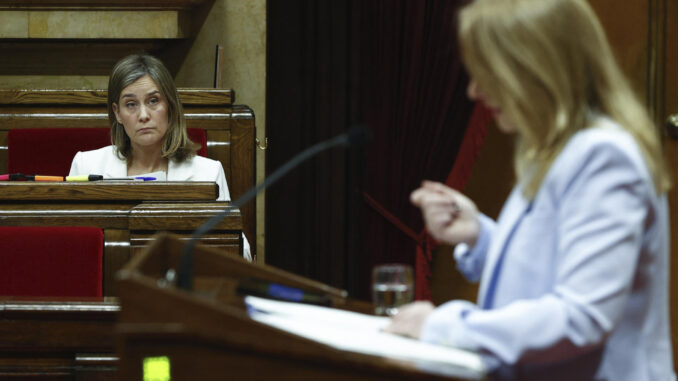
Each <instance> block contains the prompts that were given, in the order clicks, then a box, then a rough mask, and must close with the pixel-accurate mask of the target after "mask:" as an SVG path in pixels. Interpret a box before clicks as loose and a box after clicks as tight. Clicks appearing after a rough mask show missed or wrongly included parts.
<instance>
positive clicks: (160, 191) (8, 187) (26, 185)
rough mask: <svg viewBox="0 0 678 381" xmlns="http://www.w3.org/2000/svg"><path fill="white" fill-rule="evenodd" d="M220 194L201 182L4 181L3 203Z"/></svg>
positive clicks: (184, 198)
mask: <svg viewBox="0 0 678 381" xmlns="http://www.w3.org/2000/svg"><path fill="white" fill-rule="evenodd" d="M218 192H219V190H218V186H217V185H216V184H215V183H213V182H198V181H190V182H185V181H92V182H65V181H55V182H51V181H50V182H33V181H0V201H35V200H49V201H73V200H78V201H92V200H99V201H102V200H106V201H147V200H153V201H176V200H181V201H214V200H216V199H217V196H218V194H219V193H218Z"/></svg>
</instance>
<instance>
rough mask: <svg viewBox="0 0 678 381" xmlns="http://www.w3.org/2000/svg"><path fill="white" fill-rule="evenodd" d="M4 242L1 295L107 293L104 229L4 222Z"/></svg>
mask: <svg viewBox="0 0 678 381" xmlns="http://www.w3.org/2000/svg"><path fill="white" fill-rule="evenodd" d="M0 247H1V249H0V295H9V296H73V297H87V296H92V297H100V296H102V269H103V267H102V258H103V247H104V236H103V232H102V231H101V229H98V228H90V227H24V226H21V227H0Z"/></svg>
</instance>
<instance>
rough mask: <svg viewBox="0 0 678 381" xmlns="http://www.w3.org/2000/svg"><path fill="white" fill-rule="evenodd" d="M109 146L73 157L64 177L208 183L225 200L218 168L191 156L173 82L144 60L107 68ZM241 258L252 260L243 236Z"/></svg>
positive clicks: (193, 147) (193, 152)
mask: <svg viewBox="0 0 678 381" xmlns="http://www.w3.org/2000/svg"><path fill="white" fill-rule="evenodd" d="M108 118H109V121H110V123H111V143H112V145H110V146H107V147H103V148H100V149H97V150H93V151H86V152H78V153H77V154H76V155H75V157H74V158H73V162H72V164H71V170H70V175H72V176H73V175H90V174H97V175H103V176H104V178H127V177H152V178H155V179H156V180H161V181H164V180H167V181H211V182H215V183H216V184H217V185H218V186H219V196H218V198H217V201H228V200H230V195H229V192H228V185H227V184H226V176H225V174H224V169H223V167H222V165H221V162H219V161H217V160H212V159H209V158H206V157H201V156H198V155H196V152H197V151H198V150H199V149H200V145H199V144H197V143H194V142H192V141H191V140H190V139H189V138H188V133H187V130H186V119H185V118H184V112H183V108H182V106H181V102H180V101H179V95H178V93H177V89H176V86H175V84H174V80H173V79H172V76H171V75H170V73H169V71H168V70H167V68H166V67H165V65H163V63H162V62H161V61H160V60H158V59H157V58H155V57H153V56H150V55H146V54H134V55H130V56H127V57H125V58H123V59H121V60H120V61H118V63H116V65H115V66H114V67H113V71H112V72H111V75H110V78H109V82H108ZM243 245H244V248H243V249H244V250H243V252H244V256H245V258H246V259H248V260H252V258H251V254H250V248H249V243H248V242H247V239H246V238H245V237H244V236H243Z"/></svg>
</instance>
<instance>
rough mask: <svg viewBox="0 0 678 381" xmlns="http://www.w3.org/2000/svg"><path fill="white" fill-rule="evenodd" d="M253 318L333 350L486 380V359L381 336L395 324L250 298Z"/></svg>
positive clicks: (249, 305) (395, 337)
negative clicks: (389, 359)
mask: <svg viewBox="0 0 678 381" xmlns="http://www.w3.org/2000/svg"><path fill="white" fill-rule="evenodd" d="M245 303H246V304H247V306H248V311H249V314H250V317H251V318H252V319H254V320H256V321H259V322H261V323H265V324H268V325H271V326H273V327H276V328H278V329H281V330H284V331H287V332H291V333H294V334H296V335H299V336H302V337H305V338H308V339H311V340H314V341H317V342H320V343H323V344H325V345H329V346H331V347H334V348H337V349H340V350H345V351H351V352H357V353H364V354H369V355H376V356H382V357H388V358H393V359H399V360H408V361H413V362H415V363H416V364H417V365H418V366H420V367H421V368H422V369H424V370H426V371H431V372H435V373H442V374H446V375H451V376H456V377H463V378H467V379H483V378H484V377H485V367H484V365H483V361H482V358H481V357H480V355H478V354H476V353H473V352H469V351H464V350H460V349H455V348H449V347H443V346H438V345H432V344H427V343H423V342H421V341H418V340H413V339H409V338H405V337H402V336H397V335H393V334H390V333H385V332H381V329H382V328H383V327H385V326H386V325H388V323H389V320H390V319H389V318H387V317H380V316H371V315H365V314H359V313H355V312H348V311H343V310H339V309H334V308H327V307H319V306H313V305H308V304H300V303H289V302H280V301H275V300H270V299H262V298H258V297H254V296H248V297H246V298H245Z"/></svg>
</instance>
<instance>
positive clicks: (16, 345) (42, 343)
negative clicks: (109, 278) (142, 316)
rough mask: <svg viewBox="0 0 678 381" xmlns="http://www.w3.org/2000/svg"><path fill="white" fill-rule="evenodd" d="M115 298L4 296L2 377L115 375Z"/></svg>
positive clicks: (0, 349)
mask: <svg viewBox="0 0 678 381" xmlns="http://www.w3.org/2000/svg"><path fill="white" fill-rule="evenodd" d="M119 309H120V308H119V305H118V301H117V299H115V298H92V299H55V298H50V299H45V298H31V299H27V298H10V297H3V298H1V299H0V379H22V380H23V379H40V380H44V379H46V380H83V381H85V380H99V381H101V380H114V379H115V369H116V366H117V363H118V361H117V357H116V356H115V355H114V353H113V347H114V345H113V329H114V326H115V320H116V317H117V314H118V311H119Z"/></svg>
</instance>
